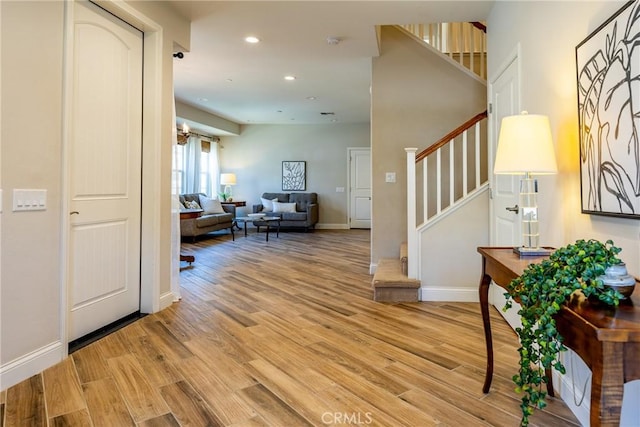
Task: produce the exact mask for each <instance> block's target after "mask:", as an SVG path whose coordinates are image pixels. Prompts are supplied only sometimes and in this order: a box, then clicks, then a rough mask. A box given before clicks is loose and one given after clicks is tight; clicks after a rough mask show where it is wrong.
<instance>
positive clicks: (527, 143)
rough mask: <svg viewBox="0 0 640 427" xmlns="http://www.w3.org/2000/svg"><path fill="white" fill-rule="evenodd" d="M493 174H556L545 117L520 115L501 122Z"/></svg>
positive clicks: (554, 158)
mask: <svg viewBox="0 0 640 427" xmlns="http://www.w3.org/2000/svg"><path fill="white" fill-rule="evenodd" d="M493 173H495V174H510V175H522V174H525V173H531V174H538V175H540V174H554V173H558V167H557V165H556V155H555V152H554V150H553V140H552V138H551V127H550V126H549V118H548V117H547V116H542V115H537V114H527V113H526V112H523V113H522V114H519V115H517V116H508V117H505V118H503V119H502V123H501V126H500V136H499V138H498V149H497V152H496V162H495V164H494V168H493Z"/></svg>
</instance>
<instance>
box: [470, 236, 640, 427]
mask: <svg viewBox="0 0 640 427" xmlns="http://www.w3.org/2000/svg"><path fill="white" fill-rule="evenodd" d="M478 252H479V253H480V254H481V255H482V275H481V276H480V286H479V293H480V311H481V312H482V320H483V323H484V335H485V340H486V346H487V371H486V376H485V381H484V386H483V387H482V391H483V392H484V393H488V392H489V388H490V387H491V378H492V376H493V342H492V337H491V324H490V320H489V286H490V284H491V281H492V280H493V282H494V283H495V284H496V285H498V286H500V287H502V288H506V286H507V285H508V284H509V283H510V282H511V280H513V279H515V278H516V277H518V276H520V275H521V274H522V273H523V271H524V270H525V268H527V266H528V265H529V264H532V263H535V262H540V261H541V260H543V259H544V258H545V257H526V258H520V257H519V256H518V255H516V254H514V253H513V249H512V248H483V247H479V248H478ZM555 319H556V326H557V328H558V331H559V332H560V334H561V335H562V337H563V338H564V345H565V346H567V347H568V348H570V349H572V350H573V351H575V352H576V353H577V354H578V355H579V356H580V357H581V358H582V360H584V362H585V363H586V364H587V366H588V367H589V368H590V369H591V373H592V381H591V412H590V414H589V417H590V425H591V427H598V426H607V427H609V426H611V427H612V426H618V425H619V424H620V412H621V409H622V408H621V407H622V394H623V391H624V383H626V382H629V381H633V380H637V379H640V286H636V290H635V292H634V293H633V295H631V298H628V299H626V300H623V301H620V305H619V306H618V307H610V306H607V305H602V304H598V303H597V302H596V303H592V302H590V301H589V300H588V299H586V298H585V297H584V296H582V295H580V294H574V295H573V296H572V298H571V299H570V300H569V301H568V302H567V303H565V304H564V305H563V306H562V307H561V309H560V312H558V314H557V315H556V317H555ZM549 385H551V384H550V383H549ZM552 390H553V389H552V388H551V389H550V390H549V394H551V395H553V394H552Z"/></svg>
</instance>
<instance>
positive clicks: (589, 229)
mask: <svg viewBox="0 0 640 427" xmlns="http://www.w3.org/2000/svg"><path fill="white" fill-rule="evenodd" d="M623 4H624V2H613V1H601V2H595V1H593V2H533V1H523V2H496V4H495V6H494V7H493V9H492V11H491V14H490V16H489V19H488V21H487V27H488V29H489V30H488V51H489V53H490V54H489V61H488V68H489V69H488V74H489V76H490V78H491V76H493V75H495V72H496V69H497V67H498V66H499V65H500V64H501V63H502V62H503V61H504V60H505V58H506V57H507V56H508V55H509V53H510V52H512V51H513V50H514V49H515V48H516V46H517V44H518V43H519V44H520V46H521V52H522V76H521V82H522V93H521V94H522V96H521V100H522V107H523V108H524V109H526V110H528V111H529V112H530V113H539V114H547V115H549V118H550V121H551V125H552V132H553V136H554V140H555V144H556V154H557V158H558V168H559V174H558V175H556V176H555V177H553V178H545V179H546V180H547V181H545V187H544V190H543V191H544V192H543V193H542V194H541V198H540V205H541V208H542V215H543V216H542V218H543V219H542V221H541V232H540V234H541V237H542V238H543V240H544V241H545V242H549V244H551V245H554V246H563V245H565V244H568V243H572V242H574V241H575V240H576V239H588V238H596V239H600V240H607V239H612V240H613V241H614V242H615V243H616V245H617V246H619V247H621V248H622V252H621V254H620V256H621V258H622V259H623V260H624V261H625V262H626V263H627V266H628V269H629V271H630V273H631V274H633V275H635V276H636V277H638V276H640V243H639V240H638V239H639V234H640V221H638V220H631V219H621V218H610V217H597V216H592V215H583V214H581V213H580V181H579V151H578V147H579V143H578V133H577V131H578V114H577V94H576V87H577V86H576V64H575V47H576V46H577V45H578V44H579V43H580V42H581V41H582V40H584V39H585V38H586V37H587V36H588V35H589V34H590V33H591V32H592V31H594V30H595V29H596V28H597V27H598V26H599V25H601V24H602V23H603V22H605V21H606V20H607V19H608V18H609V17H610V16H611V15H612V14H614V13H615V12H616V11H617V10H618V9H619V8H620V7H621V6H622V5H623ZM579 363H580V362H577V364H576V369H577V371H580V367H579V366H578V364H579ZM587 374H588V371H586V372H585V370H584V367H583V369H582V372H578V373H577V375H576V376H575V377H576V378H577V377H578V376H579V377H580V378H582V379H584V378H586V377H587V376H588V375H587ZM567 378H569V377H568V376H567ZM568 381H569V382H568V383H566V384H565V387H564V389H563V390H562V392H563V397H564V396H565V392H569V391H570V389H571V380H570V379H569V380H568ZM577 385H579V386H582V382H580V383H579V384H577ZM578 388H579V387H578ZM567 389H568V390H567ZM572 399H573V398H572V397H571V398H566V397H565V401H566V402H567V403H568V404H571V402H572ZM586 400H587V401H588V396H587V398H586ZM638 402H640V381H634V382H632V383H629V384H627V386H626V387H625V397H624V405H623V419H622V421H623V425H627V426H631V425H636V426H637V421H638V420H639V419H640V408H639V406H638V405H637V403H638ZM585 405H586V404H583V406H582V407H580V408H578V409H576V413H577V414H578V415H579V417H580V420H581V421H582V422H583V423H585V424H588V415H587V418H584V417H585V412H586V408H585ZM586 413H587V414H588V412H586Z"/></svg>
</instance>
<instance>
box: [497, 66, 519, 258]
mask: <svg viewBox="0 0 640 427" xmlns="http://www.w3.org/2000/svg"><path fill="white" fill-rule="evenodd" d="M519 84H520V82H519V79H518V57H515V58H514V60H513V61H511V62H510V63H509V64H508V65H507V67H506V68H504V70H503V71H502V72H501V73H500V74H499V75H498V77H497V78H496V79H495V80H494V81H492V82H491V84H490V89H489V90H490V99H491V108H492V114H491V119H490V126H491V147H492V150H491V153H492V155H491V161H490V163H489V164H490V172H489V173H490V175H492V174H493V163H494V161H495V153H496V147H497V144H498V135H499V134H500V123H501V121H502V118H503V117H505V116H512V115H514V114H518V113H519V112H520V111H519V109H520V98H519V92H520V88H519ZM519 187H520V179H519V177H518V176H514V175H493V183H492V185H491V188H492V194H493V198H492V199H491V204H492V212H493V215H492V218H491V245H492V246H519V245H520V244H521V240H522V237H521V233H520V227H521V225H520V224H521V220H520V213H519V211H518V212H516V211H515V210H513V209H512V208H514V207H515V206H516V205H517V204H518V199H519V194H520V188H519ZM507 208H509V209H507ZM510 209H511V210H510Z"/></svg>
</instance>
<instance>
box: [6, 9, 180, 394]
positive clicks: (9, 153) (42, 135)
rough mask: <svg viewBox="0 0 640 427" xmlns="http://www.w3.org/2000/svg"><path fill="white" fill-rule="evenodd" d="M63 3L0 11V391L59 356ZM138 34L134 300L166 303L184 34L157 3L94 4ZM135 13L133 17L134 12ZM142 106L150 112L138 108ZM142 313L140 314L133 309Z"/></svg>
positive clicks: (62, 345) (62, 336)
mask: <svg viewBox="0 0 640 427" xmlns="http://www.w3.org/2000/svg"><path fill="white" fill-rule="evenodd" d="M67 5H68V6H69V7H72V3H71V2H69V3H67V2H64V1H41V2H24V1H2V2H0V8H1V10H2V13H1V19H2V22H1V26H0V30H1V31H2V37H1V40H2V46H1V52H0V54H1V55H2V62H1V64H2V83H1V84H2V92H1V93H2V100H1V102H2V109H1V111H2V117H1V120H2V123H1V126H0V129H1V133H0V137H1V139H2V144H1V145H0V150H1V152H2V155H1V159H2V167H1V172H2V177H1V181H2V185H3V186H4V192H3V200H2V205H3V208H4V209H3V212H2V235H1V241H0V244H1V248H2V249H1V254H2V257H1V258H0V271H1V275H2V276H1V282H2V289H1V290H0V389H4V388H6V387H8V386H10V385H11V384H13V383H15V382H18V381H20V380H21V379H24V378H26V377H28V376H30V375H33V374H35V373H37V372H39V371H41V370H42V369H44V368H46V367H48V366H50V365H52V364H53V363H55V362H57V361H59V360H60V359H61V358H62V357H64V356H65V355H66V344H67V343H66V333H65V330H64V326H65V325H64V316H65V313H66V305H65V298H66V283H65V280H64V262H65V253H64V246H63V241H64V230H65V227H64V224H66V220H67V218H68V217H67V213H66V211H64V206H65V205H64V200H63V196H64V194H63V173H64V170H63V164H64V161H63V147H64V135H63V121H64V110H63V105H64V83H63V73H64V49H65V43H64V40H63V33H64V30H65V7H66V6H67ZM101 5H103V6H106V7H107V8H109V10H110V11H112V12H114V13H116V14H117V15H119V16H122V17H123V18H125V19H127V20H129V19H130V18H131V19H134V22H133V23H135V24H136V25H137V26H138V27H139V28H141V29H143V30H144V31H145V95H144V96H145V99H144V104H145V112H144V114H145V116H144V132H143V133H144V136H143V138H144V145H145V148H144V151H143V165H144V168H143V190H144V192H145V196H144V197H143V250H142V254H143V260H142V267H143V268H142V274H143V276H142V280H143V283H142V292H143V295H142V298H143V301H147V302H148V304H147V307H146V308H147V309H148V311H152V310H157V309H159V308H160V306H161V297H162V295H163V294H170V273H169V272H170V260H171V250H170V242H171V239H170V232H171V228H170V212H171V210H170V200H171V199H170V195H171V191H170V178H171V129H172V127H173V126H174V124H173V119H172V113H173V112H172V101H173V94H172V90H173V83H172V80H173V73H172V68H173V62H172V61H173V58H172V50H173V46H174V41H178V42H180V43H182V44H184V45H188V43H189V25H188V22H187V21H184V20H183V19H182V18H180V17H178V16H177V15H176V14H175V13H172V12H171V11H167V10H166V5H164V4H159V3H157V2H132V3H131V4H127V3H124V2H117V4H116V3H115V2H101ZM138 8H140V9H144V12H141V11H140V9H138ZM149 106H151V108H147V107H149ZM14 188H41V189H46V190H47V209H46V210H45V211H38V212H21V213H14V212H12V210H11V202H12V196H11V193H12V192H11V190H12V189H14ZM143 309H145V307H143Z"/></svg>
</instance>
